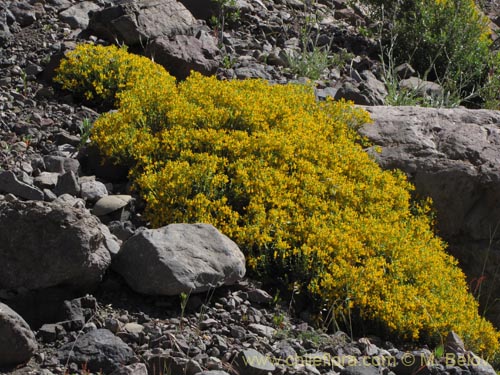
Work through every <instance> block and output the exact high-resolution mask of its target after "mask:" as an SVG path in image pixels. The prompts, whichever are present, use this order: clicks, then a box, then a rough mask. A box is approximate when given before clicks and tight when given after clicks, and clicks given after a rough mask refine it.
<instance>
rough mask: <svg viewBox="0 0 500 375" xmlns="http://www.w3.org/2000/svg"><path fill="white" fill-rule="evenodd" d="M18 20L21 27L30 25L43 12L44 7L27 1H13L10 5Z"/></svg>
mask: <svg viewBox="0 0 500 375" xmlns="http://www.w3.org/2000/svg"><path fill="white" fill-rule="evenodd" d="M9 10H10V11H11V12H12V14H13V15H14V17H15V18H16V21H17V22H18V23H19V25H21V27H25V26H29V25H31V24H32V23H33V22H35V21H36V20H37V16H40V14H41V13H42V12H43V7H41V8H40V7H37V6H33V5H31V4H30V3H29V2H27V1H13V2H12V4H11V5H10V7H9Z"/></svg>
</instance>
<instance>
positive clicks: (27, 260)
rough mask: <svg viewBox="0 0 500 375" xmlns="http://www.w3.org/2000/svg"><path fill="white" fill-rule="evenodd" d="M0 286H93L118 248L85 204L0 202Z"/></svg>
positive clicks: (39, 287) (7, 287) (80, 287)
mask: <svg viewBox="0 0 500 375" xmlns="http://www.w3.org/2000/svg"><path fill="white" fill-rule="evenodd" d="M0 244H2V245H1V246H0V289H19V288H23V289H25V290H26V289H27V290H38V289H43V288H48V287H54V286H59V285H64V286H66V287H72V288H75V289H87V288H89V287H91V286H94V285H96V284H97V283H98V282H99V281H100V280H101V278H102V276H103V274H104V272H105V271H106V269H107V268H108V266H109V265H110V264H111V255H110V251H109V250H108V247H112V250H114V251H115V252H116V247H118V244H116V243H113V238H112V236H111V235H110V233H109V230H108V229H107V228H106V227H105V226H104V225H103V224H101V222H100V221H99V219H97V218H96V217H95V216H93V215H91V214H90V212H89V211H88V210H86V209H85V208H78V207H74V206H72V205H70V204H64V203H61V202H59V201H55V202H51V203H49V202H35V201H27V202H22V201H18V200H15V201H12V202H6V201H3V202H0Z"/></svg>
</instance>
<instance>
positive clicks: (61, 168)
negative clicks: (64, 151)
mask: <svg viewBox="0 0 500 375" xmlns="http://www.w3.org/2000/svg"><path fill="white" fill-rule="evenodd" d="M43 163H44V166H45V170H46V171H47V172H54V173H61V174H62V173H65V172H70V171H72V172H73V173H75V174H78V171H79V169H80V162H79V161H78V160H76V159H73V158H66V157H64V156H56V155H46V156H44V157H43Z"/></svg>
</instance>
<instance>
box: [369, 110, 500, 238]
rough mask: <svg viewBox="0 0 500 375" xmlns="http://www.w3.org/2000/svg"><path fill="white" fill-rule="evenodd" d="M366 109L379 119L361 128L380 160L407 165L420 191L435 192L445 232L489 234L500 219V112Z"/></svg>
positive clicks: (384, 163) (386, 165)
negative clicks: (375, 148)
mask: <svg viewBox="0 0 500 375" xmlns="http://www.w3.org/2000/svg"><path fill="white" fill-rule="evenodd" d="M365 109H366V110H367V111H368V112H370V114H371V117H372V119H373V121H374V123H373V124H371V125H366V126H364V127H363V128H362V129H361V133H362V134H363V135H365V136H366V137H368V139H370V141H372V142H373V143H374V144H375V145H378V146H381V149H382V152H381V153H376V154H374V157H375V158H376V160H377V162H378V163H379V164H380V165H381V166H382V167H383V168H386V169H395V168H398V169H401V170H403V171H404V172H406V174H407V175H408V176H409V177H410V179H411V181H412V182H413V183H414V184H415V186H416V188H417V192H418V193H419V195H420V196H431V197H432V199H433V201H434V204H435V207H436V209H437V218H438V220H437V223H438V226H439V229H440V233H441V235H443V236H445V237H446V238H447V239H449V238H451V237H453V236H457V235H464V234H465V235H467V236H468V237H471V238H473V239H478V240H480V239H490V236H491V232H490V228H493V227H494V226H495V224H496V223H498V222H499V221H500V206H499V205H498V204H497V203H498V202H500V191H499V190H498V189H497V184H498V183H499V182H500V171H499V170H498V168H497V166H498V163H499V162H500V112H498V111H487V110H468V109H459V108H456V109H435V108H421V107H366V108H365ZM497 235H500V233H497Z"/></svg>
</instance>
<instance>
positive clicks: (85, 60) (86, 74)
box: [54, 44, 175, 104]
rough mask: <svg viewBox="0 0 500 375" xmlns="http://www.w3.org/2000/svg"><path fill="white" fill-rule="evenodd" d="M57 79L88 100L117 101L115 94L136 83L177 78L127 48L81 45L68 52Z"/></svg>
mask: <svg viewBox="0 0 500 375" xmlns="http://www.w3.org/2000/svg"><path fill="white" fill-rule="evenodd" d="M56 73H57V75H56V77H55V78H54V81H55V82H57V83H59V84H61V85H62V88H63V89H66V90H70V91H72V92H73V93H74V94H75V95H77V96H83V97H84V98H85V99H87V100H96V101H97V100H102V101H104V102H106V103H110V104H114V103H115V100H116V95H117V94H118V93H119V92H121V91H124V90H127V89H130V88H132V87H133V85H134V84H135V82H137V81H140V80H142V79H143V78H144V77H147V78H148V80H150V81H152V82H154V81H163V82H164V84H165V85H169V84H170V85H175V78H173V77H172V76H170V75H169V74H168V73H167V72H166V71H165V69H163V68H162V67H161V66H159V65H157V64H155V63H154V62H153V61H151V60H150V59H148V58H146V57H143V56H138V55H134V54H131V53H128V52H127V49H126V48H125V47H121V48H119V47H116V46H109V47H105V46H100V45H93V44H80V45H78V46H77V48H76V49H74V50H73V51H70V52H68V53H67V55H66V58H65V59H63V60H62V61H61V65H60V66H59V68H58V69H57V70H56Z"/></svg>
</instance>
